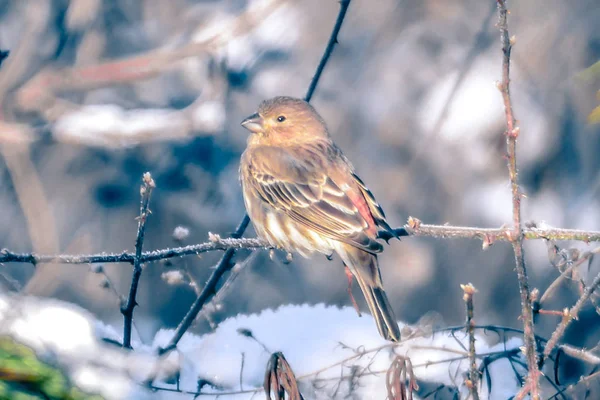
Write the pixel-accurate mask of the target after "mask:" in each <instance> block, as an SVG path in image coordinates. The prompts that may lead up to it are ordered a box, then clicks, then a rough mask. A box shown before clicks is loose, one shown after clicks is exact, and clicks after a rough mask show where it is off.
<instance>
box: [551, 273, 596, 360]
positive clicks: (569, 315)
mask: <svg viewBox="0 0 600 400" xmlns="http://www.w3.org/2000/svg"><path fill="white" fill-rule="evenodd" d="M598 286H600V274H598V275H596V277H595V278H594V280H593V281H592V284H591V285H589V286H588V287H586V288H585V290H584V291H583V294H582V295H581V297H579V299H578V300H577V302H576V303H575V305H574V306H573V307H572V308H571V309H570V310H566V312H565V315H564V316H563V319H562V321H561V322H560V324H558V326H557V327H556V330H555V331H554V332H553V333H552V336H551V337H550V340H548V343H547V344H546V347H545V348H544V358H547V357H548V356H550V354H552V351H553V350H554V347H556V345H557V344H558V341H559V340H560V339H561V338H562V337H563V335H564V334H565V331H566V329H567V327H568V326H569V324H570V323H571V321H573V320H574V319H577V317H578V315H579V312H580V311H581V309H582V308H583V306H584V305H585V303H586V302H587V301H588V299H589V298H590V297H591V296H592V294H594V292H595V291H596V289H598Z"/></svg>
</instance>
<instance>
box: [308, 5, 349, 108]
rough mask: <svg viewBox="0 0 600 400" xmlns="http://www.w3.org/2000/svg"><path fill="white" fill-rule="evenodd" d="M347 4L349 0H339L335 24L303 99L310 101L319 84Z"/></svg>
mask: <svg viewBox="0 0 600 400" xmlns="http://www.w3.org/2000/svg"><path fill="white" fill-rule="evenodd" d="M348 6H350V0H341V1H340V11H339V13H338V16H337V19H336V21H335V25H334V27H333V30H332V31H331V36H330V37H329V41H328V42H327V47H325V52H324V53H323V56H322V57H321V61H319V66H318V67H317V70H316V71H315V75H314V76H313V78H312V80H311V82H310V86H309V87H308V90H307V91H306V96H305V97H304V100H306V101H310V99H312V96H313V94H314V93H315V89H316V88H317V85H318V84H319V79H321V74H322V73H323V70H324V69H325V66H326V65H327V62H328V61H329V57H331V53H333V48H334V47H335V45H336V44H337V43H338V40H337V37H338V34H339V33H340V29H342V24H343V23H344V18H345V17H346V11H348Z"/></svg>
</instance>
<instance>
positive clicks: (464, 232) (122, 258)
mask: <svg viewBox="0 0 600 400" xmlns="http://www.w3.org/2000/svg"><path fill="white" fill-rule="evenodd" d="M412 220H413V226H410V225H406V226H404V227H401V228H396V229H394V231H395V232H396V234H397V235H398V236H420V237H432V238H437V239H478V240H482V241H483V243H484V247H488V246H489V245H490V244H492V243H494V242H496V241H498V242H507V241H509V237H510V230H509V229H508V228H475V227H466V226H451V225H427V224H421V223H419V224H417V225H416V226H415V225H414V221H415V220H416V219H414V218H413V219H412ZM243 222H245V223H246V224H247V223H249V222H250V220H249V219H248V221H246V220H245V219H244V220H243ZM523 236H524V238H525V239H528V240H540V239H548V238H553V239H555V240H579V241H584V242H598V241H600V232H596V231H581V230H575V229H559V228H544V229H540V228H525V229H524V230H523ZM392 237H393V236H392V235H391V233H389V232H387V231H381V232H379V234H378V238H379V239H382V240H390V239H392ZM260 248H264V249H268V248H270V246H269V244H268V243H266V242H264V241H262V240H260V239H242V238H234V237H232V238H219V237H217V236H215V237H213V240H211V241H209V242H206V243H199V244H193V245H189V246H182V247H174V248H167V249H160V250H152V251H147V252H143V253H142V256H141V258H140V261H141V262H142V263H147V262H151V261H159V260H165V259H169V258H176V257H183V256H189V255H198V254H201V253H207V252H210V251H224V250H229V249H260ZM134 260H135V253H127V252H124V253H100V254H89V255H77V254H36V253H15V252H13V251H10V250H8V249H2V250H0V264H2V263H15V262H18V263H27V264H32V265H37V264H45V263H49V262H52V263H58V264H97V263H105V264H109V263H129V264H133V262H134Z"/></svg>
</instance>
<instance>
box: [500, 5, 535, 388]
mask: <svg viewBox="0 0 600 400" xmlns="http://www.w3.org/2000/svg"><path fill="white" fill-rule="evenodd" d="M497 4H498V27H499V28H500V34H501V41H502V54H503V57H502V82H500V83H499V85H498V86H499V89H500V91H501V93H502V99H503V101H504V112H505V116H506V146H507V152H508V171H509V176H510V186H511V190H512V208H513V230H512V231H511V237H510V239H511V243H512V246H513V250H514V253H515V264H516V270H517V278H518V280H519V291H520V293H521V318H522V319H523V330H524V331H525V337H524V342H525V357H526V359H527V368H528V370H529V375H528V379H527V384H526V386H527V390H528V392H529V393H530V394H531V398H532V399H533V400H539V399H540V382H539V376H540V372H539V368H538V363H537V353H536V347H535V332H534V326H533V310H532V307H531V293H530V291H529V283H528V280H527V268H526V266H525V255H524V252H523V229H522V226H521V191H520V189H519V179H518V170H517V138H518V137H519V130H520V129H519V127H518V126H517V124H516V120H515V117H514V114H513V109H512V102H511V98H510V52H511V49H512V45H513V43H514V39H512V38H510V36H509V33H508V22H507V15H508V10H507V9H506V2H505V0H497ZM524 389H525V388H524ZM517 397H518V395H517Z"/></svg>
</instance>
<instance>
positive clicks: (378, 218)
mask: <svg viewBox="0 0 600 400" xmlns="http://www.w3.org/2000/svg"><path fill="white" fill-rule="evenodd" d="M352 178H354V180H355V181H356V183H357V184H358V187H359V189H360V191H361V193H362V195H363V197H364V199H365V201H366V202H367V206H368V207H369V211H370V213H371V215H372V216H373V219H374V220H375V223H376V224H377V226H379V227H381V228H383V229H384V230H386V231H387V232H389V233H390V234H391V235H392V236H393V237H395V238H396V239H398V240H400V236H398V234H397V233H396V231H394V229H393V228H392V227H391V226H390V225H389V224H388V223H387V221H386V218H385V213H384V212H383V208H381V206H380V205H379V203H378V202H377V200H376V199H375V196H373V193H372V192H371V191H370V190H369V188H367V185H365V183H364V182H363V181H362V179H360V177H359V176H358V175H356V174H355V173H352Z"/></svg>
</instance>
